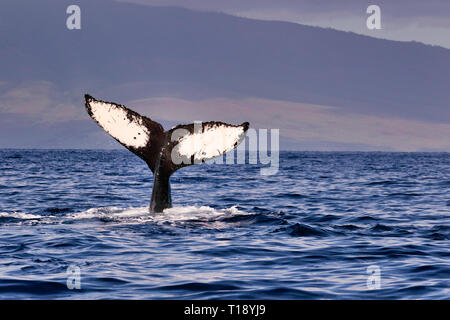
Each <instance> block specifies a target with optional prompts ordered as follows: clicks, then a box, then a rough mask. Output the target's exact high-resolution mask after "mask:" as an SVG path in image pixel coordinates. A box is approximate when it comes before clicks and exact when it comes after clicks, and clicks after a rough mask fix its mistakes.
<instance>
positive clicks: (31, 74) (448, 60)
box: [0, 0, 450, 152]
mask: <svg viewBox="0 0 450 320" xmlns="http://www.w3.org/2000/svg"><path fill="white" fill-rule="evenodd" d="M130 2H134V3H135V4H131V3H130ZM73 3H77V4H79V5H80V7H81V12H82V24H81V25H82V28H81V30H72V31H69V30H67V28H66V24H65V22H66V21H65V19H66V17H67V14H66V12H65V11H66V7H67V5H69V4H73ZM142 4H147V5H157V6H175V7H186V8H189V9H192V10H194V11H192V10H180V9H176V8H158V10H156V9H155V8H154V7H150V6H142ZM368 4H369V2H366V1H325V0H315V1H300V0H299V1H288V0H279V1H268V0H240V1H237V0H227V1H214V0H164V1H162V0H126V1H125V0H120V1H119V0H116V1H115V2H114V1H113V0H96V1H90V0H76V1H75V0H73V1H70V0H40V1H39V2H29V1H26V0H2V1H1V2H0V69H1V70H2V72H0V148H45V149H47V148H69V149H71V148H83V149H92V148H100V149H103V148H107V149H110V148H117V149H121V148H122V147H121V146H120V145H119V144H118V143H117V142H116V141H115V140H114V139H112V138H111V137H109V136H108V135H107V134H106V133H105V132H104V131H103V130H102V129H101V128H99V127H98V126H97V125H96V124H95V123H94V122H93V121H92V120H91V119H90V118H89V116H88V115H87V113H86V112H85V110H84V105H83V96H84V94H85V93H89V94H92V95H93V96H94V97H95V98H97V99H101V100H105V101H114V102H118V103H121V104H125V105H127V106H129V107H130V108H131V109H134V110H136V111H137V112H139V113H141V114H142V115H146V116H148V117H150V118H152V119H153V120H155V121H158V122H160V123H162V124H163V126H164V127H165V128H166V129H169V128H170V127H171V126H173V125H176V124H179V123H191V122H193V121H198V120H200V121H212V120H214V121H224V122H228V123H232V124H240V123H242V122H244V121H249V122H250V124H251V127H253V128H263V129H271V128H274V129H280V145H281V148H282V149H284V150H320V151H334V150H337V151H356V150H362V151H373V150H374V151H447V152H450V139H448V138H447V137H449V136H450V93H449V90H448V88H449V87H450V76H449V75H450V50H449V49H446V48H450V37H449V36H448V35H449V34H450V22H449V20H450V19H448V17H449V16H450V12H449V8H450V1H437V0H431V1H427V2H424V1H413V0H409V1H403V0H397V1H378V2H376V4H378V5H379V6H380V8H381V25H382V30H368V29H367V27H366V22H365V19H366V18H367V16H368V15H367V14H366V13H365V10H366V7H367V5H368ZM370 4H373V3H372V2H371V3H370ZM425 4H426V5H425ZM201 12H203V13H201ZM211 12H225V13H227V15H223V14H216V13H211ZM228 14H232V15H234V16H229V15H228ZM24 17H26V19H24ZM240 17H245V19H242V18H240ZM247 18H251V19H252V20H250V19H247ZM253 19H263V20H264V21H262V22H261V21H258V20H253ZM19 20H20V21H21V23H20V24H18V23H17V21H19ZM267 20H269V21H267ZM272 20H277V21H278V20H281V21H285V22H289V23H280V22H273V21H272ZM117 21H120V23H115V22H117ZM292 22H293V23H292ZM294 23H298V24H294ZM303 24H305V25H311V26H319V27H320V28H311V27H304V26H303ZM324 28H325V29H324ZM331 28H332V29H331ZM334 29H336V30H344V31H352V32H355V33H356V34H362V35H364V36H358V35H356V34H353V33H348V32H341V31H334ZM367 36H369V37H367ZM373 37H375V38H373ZM378 38H386V39H390V40H395V41H386V40H379V39H378ZM397 41H401V42H397ZM409 41H416V42H409ZM417 42H422V43H425V44H427V45H422V44H420V43H417Z"/></svg>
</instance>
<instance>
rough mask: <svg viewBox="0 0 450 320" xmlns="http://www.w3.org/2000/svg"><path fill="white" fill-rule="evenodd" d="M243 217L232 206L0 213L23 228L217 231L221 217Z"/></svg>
mask: <svg viewBox="0 0 450 320" xmlns="http://www.w3.org/2000/svg"><path fill="white" fill-rule="evenodd" d="M243 214H249V213H246V212H244V211H241V210H239V209H237V208H236V206H232V207H230V208H224V209H214V208H211V207H208V206H180V207H173V208H169V209H166V210H164V212H162V213H150V212H149V211H148V207H130V208H119V207H100V208H91V209H88V210H85V211H81V212H75V213H68V214H65V215H58V216H54V215H53V216H52V215H48V216H47V215H45V216H40V215H35V214H27V213H18V212H13V213H6V212H0V217H10V218H16V219H19V220H21V222H19V223H22V222H23V223H27V224H28V222H31V223H33V224H36V223H38V224H60V223H67V222H76V221H78V222H77V223H88V224H90V223H96V221H97V223H98V221H103V222H106V223H115V224H117V223H118V224H145V223H153V224H156V225H165V224H169V225H182V224H185V223H188V222H194V223H199V224H201V225H202V226H204V227H205V228H220V227H223V226H226V225H227V224H226V223H223V222H221V219H220V218H221V217H231V216H234V215H243ZM85 220H88V221H85ZM89 220H93V221H89Z"/></svg>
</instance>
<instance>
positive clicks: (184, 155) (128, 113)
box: [84, 94, 249, 212]
mask: <svg viewBox="0 0 450 320" xmlns="http://www.w3.org/2000/svg"><path fill="white" fill-rule="evenodd" d="M84 99H85V106H86V110H87V112H88V114H89V115H90V116H91V118H92V119H94V120H95V121H96V122H97V123H98V124H99V125H100V126H101V127H102V128H103V129H104V130H105V131H106V132H107V133H109V134H110V135H111V136H112V137H113V138H114V139H116V140H117V141H119V142H120V143H121V144H122V145H123V146H124V147H125V148H127V149H128V150H130V151H131V152H133V153H134V154H135V155H137V156H138V157H140V158H141V159H143V160H144V161H145V162H146V163H147V165H148V167H149V168H150V170H151V171H152V172H153V175H154V181H153V190H152V199H151V202H150V212H162V211H163V210H164V209H166V208H170V207H171V206H172V200H171V194H170V181H169V180H170V176H171V175H172V173H174V172H175V171H177V170H178V169H181V168H183V167H187V166H189V165H192V164H196V163H202V162H205V161H206V160H209V159H212V158H215V157H217V156H220V155H222V154H224V153H226V152H228V151H231V150H233V149H234V148H236V147H237V146H238V145H239V144H240V143H241V142H242V141H243V140H244V138H245V134H246V132H247V130H248V127H249V123H248V122H244V123H242V124H241V125H237V126H234V125H231V124H227V123H223V122H217V121H209V122H203V123H201V124H200V123H195V124H180V125H177V126H175V127H173V128H172V129H170V130H168V131H164V128H163V127H162V125H161V124H159V123H158V122H155V121H153V120H151V119H150V118H147V117H145V116H141V115H140V114H138V113H137V112H135V111H133V110H130V109H128V108H127V107H125V106H123V105H120V104H117V103H113V102H106V101H101V100H97V99H95V98H93V97H92V96H90V95H88V94H86V95H85V96H84ZM199 126H201V127H200V128H198V127H199Z"/></svg>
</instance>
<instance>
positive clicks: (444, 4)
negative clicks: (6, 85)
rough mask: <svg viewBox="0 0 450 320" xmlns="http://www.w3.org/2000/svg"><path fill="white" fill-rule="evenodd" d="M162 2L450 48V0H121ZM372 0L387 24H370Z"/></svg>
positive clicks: (143, 2)
mask: <svg viewBox="0 0 450 320" xmlns="http://www.w3.org/2000/svg"><path fill="white" fill-rule="evenodd" d="M117 1H125V2H134V3H140V4H147V5H158V6H179V7H185V8H191V9H195V10H206V11H219V12H225V13H230V14H234V15H238V16H242V17H248V18H255V19H266V20H280V21H289V22H294V23H300V24H306V25H311V26H320V27H324V28H327V27H329V28H334V29H337V30H343V31H352V32H355V33H358V34H364V35H368V36H371V37H378V38H383V39H390V40H398V41H420V42H423V43H426V44H432V45H439V46H443V47H445V48H450V1H448V0H426V1H424V0H370V1H368V0H339V1H337V0H276V1H274V0H226V1H224V0H117ZM369 5H378V6H379V7H380V9H381V30H375V29H374V30H369V29H368V28H367V27H366V20H367V17H368V16H369V14H367V13H366V9H367V7H368V6H369Z"/></svg>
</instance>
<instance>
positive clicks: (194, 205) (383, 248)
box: [0, 150, 450, 299]
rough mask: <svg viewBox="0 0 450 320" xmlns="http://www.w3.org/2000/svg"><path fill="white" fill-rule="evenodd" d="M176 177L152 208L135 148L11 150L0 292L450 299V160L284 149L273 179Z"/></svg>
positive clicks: (0, 193)
mask: <svg viewBox="0 0 450 320" xmlns="http://www.w3.org/2000/svg"><path fill="white" fill-rule="evenodd" d="M171 182H172V198H173V203H174V207H173V208H171V209H169V210H167V211H166V212H164V213H161V214H150V213H148V205H149V200H150V194H151V187H152V174H151V172H150V171H149V170H148V169H147V167H146V165H145V164H144V163H143V161H142V160H140V159H139V158H137V157H136V156H134V155H133V154H131V153H130V152H128V151H126V150H123V151H71V150H62V151H45V150H44V151H37V150H1V151H0V299H22V298H27V299H115V298H120V299H449V298H450V195H449V191H450V154H449V153H334V152H333V153H321V152H282V153H281V154H280V168H279V172H278V173H277V174H276V175H272V176H262V175H260V166H259V165H250V164H246V165H238V164H235V165H211V164H202V165H196V166H191V167H188V168H184V169H182V170H180V171H178V172H176V173H175V174H174V175H173V176H172V179H171ZM69 267H70V268H69ZM68 268H69V271H68ZM74 270H75V271H74ZM370 270H375V273H374V274H372V273H370V272H368V271H370ZM72 271H74V272H75V273H71V272H72ZM68 279H69V287H70V285H75V288H73V289H69V287H68V285H67V282H68ZM78 280H79V282H78ZM78 284H79V288H80V289H77V286H78Z"/></svg>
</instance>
